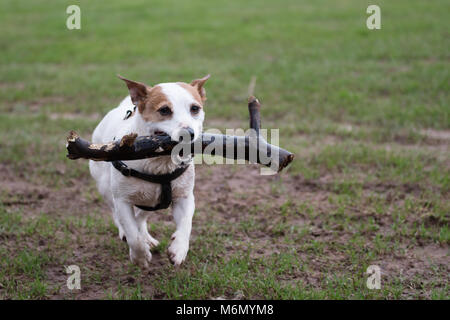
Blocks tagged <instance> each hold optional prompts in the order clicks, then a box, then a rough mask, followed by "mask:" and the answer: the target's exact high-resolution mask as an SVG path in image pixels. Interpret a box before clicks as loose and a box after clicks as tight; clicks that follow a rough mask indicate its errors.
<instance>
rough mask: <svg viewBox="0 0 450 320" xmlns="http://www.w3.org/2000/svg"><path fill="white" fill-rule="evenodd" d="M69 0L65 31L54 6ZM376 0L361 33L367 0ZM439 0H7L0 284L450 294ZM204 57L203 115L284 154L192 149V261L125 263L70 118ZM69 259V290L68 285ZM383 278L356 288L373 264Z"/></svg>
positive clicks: (162, 218)
mask: <svg viewBox="0 0 450 320" xmlns="http://www.w3.org/2000/svg"><path fill="white" fill-rule="evenodd" d="M72 4H76V5H78V6H79V7H80V9H81V29H80V30H68V29H67V27H66V20H67V18H68V17H69V14H67V13H66V8H67V7H68V6H69V5H72ZM370 4H377V5H378V6H379V7H380V8H381V29H380V30H369V29H368V28H367V27H366V19H367V18H368V16H369V14H367V13H366V9H367V7H368V5H370ZM449 12H450V3H449V2H448V1H419V0H416V1H406V0H397V1H375V2H374V1H357V0H345V1H344V0H343V1H331V0H319V1H314V2H311V1H298V0H295V1H294V0H292V1H289V0H284V1H276V2H274V1H253V0H250V1H245V2H242V1H237V0H236V1H234V0H232V1H231V0H227V1H214V2H205V1H198V0H193V1H172V0H169V1H167V0H164V1H162V0H161V1H143V0H142V1H139V0H132V1H125V0H111V1H107V2H105V1H43V0H33V1H22V0H20V1H17V0H14V1H13V0H3V1H2V2H1V4H0V30H1V33H0V52H1V54H0V179H1V180H2V184H1V186H0V256H1V257H2V258H1V259H0V297H1V298H42V299H47V298H132V299H134V298H179V297H182V298H208V299H209V298H218V297H225V298H275V299H292V298H293V299H301V298H329V299H348V298H388V299H394V298H411V297H413V298H425V299H430V298H445V299H448V294H449V290H448V280H449V278H448V274H449V259H448V243H449V229H448V221H449V215H448V212H450V210H449V209H450V204H449V201H448V198H449V168H450V160H449V156H448V155H449V140H450V121H449V111H450V108H449V45H450V39H449V33H448V21H449V18H450V14H449ZM208 73H210V74H211V79H210V80H209V81H208V82H207V84H206V91H207V96H208V101H207V105H206V108H205V111H206V120H205V123H204V126H205V128H206V129H207V128H219V129H225V128H244V129H245V128H247V127H248V124H247V123H248V111H247V106H246V99H247V95H248V88H249V85H250V82H251V79H252V78H254V79H256V85H255V89H254V94H255V95H256V96H257V97H258V98H259V99H260V101H261V103H262V110H261V116H262V126H263V127H264V128H279V129H280V145H281V146H282V147H284V148H286V149H288V150H290V151H292V152H294V153H295V154H296V158H295V160H294V162H293V164H292V165H291V166H290V167H289V168H288V169H287V170H286V171H285V172H284V173H283V174H281V175H280V176H273V177H261V176H259V174H258V167H256V166H242V165H239V166H206V165H202V166H198V167H197V182H196V191H195V194H196V198H197V211H196V217H195V218H194V226H193V236H192V241H191V249H190V253H189V254H188V260H187V261H186V263H185V265H184V266H183V267H182V268H181V269H180V270H176V271H175V270H173V268H172V267H171V266H170V265H169V263H168V260H167V258H166V255H165V251H166V247H167V241H168V237H169V236H170V234H171V231H173V224H172V222H171V218H170V214H168V213H164V214H161V215H158V216H155V218H152V219H151V221H150V222H149V225H151V230H152V235H153V236H154V237H155V238H157V239H158V240H160V241H161V245H160V247H159V248H157V250H156V251H155V252H154V270H152V273H151V274H150V275H143V274H142V273H141V272H140V270H138V269H137V268H135V267H134V266H132V265H131V264H130V263H129V261H128V260H129V259H128V257H127V256H128V252H127V248H126V245H125V244H122V243H121V242H120V241H119V240H118V237H117V235H116V233H117V231H116V230H115V227H114V226H113V225H112V223H111V221H110V220H111V219H110V218H109V212H108V209H107V207H106V206H105V205H104V203H103V202H102V201H101V199H100V197H99V195H98V193H97V191H96V189H95V185H94V182H93V180H92V179H91V178H90V176H89V172H88V166H87V162H86V161H81V160H79V161H69V160H67V159H66V158H65V154H66V151H65V137H66V135H67V132H68V131H69V130H72V129H73V130H75V131H77V132H78V133H79V134H80V135H81V136H82V137H84V138H90V134H91V133H92V131H93V129H94V128H95V126H96V125H97V123H98V122H99V121H100V120H101V118H102V117H103V116H104V115H105V114H106V112H107V111H109V110H110V109H112V108H114V107H115V106H117V105H118V103H119V102H120V101H121V99H123V97H124V96H126V95H127V94H128V93H127V90H126V87H125V86H124V84H123V83H122V82H121V81H120V80H119V79H118V78H117V77H116V74H121V75H123V76H125V77H127V78H129V79H133V80H136V81H141V82H145V83H147V84H149V85H154V84H157V83H160V82H172V81H184V82H190V81H191V80H192V79H195V78H199V77H202V76H204V75H206V74H208ZM70 264H77V265H79V266H80V268H81V271H82V277H83V282H82V290H81V291H75V292H74V291H70V290H68V289H67V288H66V287H65V281H66V277H67V275H66V274H65V271H64V268H63V266H64V265H70ZM373 264H376V265H379V266H380V267H381V270H382V289H381V290H370V289H368V288H367V287H366V284H365V283H366V278H367V276H366V275H365V271H366V269H367V267H368V266H369V265H373Z"/></svg>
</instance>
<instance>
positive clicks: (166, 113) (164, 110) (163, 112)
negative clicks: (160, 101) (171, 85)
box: [158, 106, 172, 116]
mask: <svg viewBox="0 0 450 320" xmlns="http://www.w3.org/2000/svg"><path fill="white" fill-rule="evenodd" d="M158 112H159V114H160V115H162V116H170V115H171V114H172V110H170V108H169V107H168V106H164V107H161V108H159V109H158Z"/></svg>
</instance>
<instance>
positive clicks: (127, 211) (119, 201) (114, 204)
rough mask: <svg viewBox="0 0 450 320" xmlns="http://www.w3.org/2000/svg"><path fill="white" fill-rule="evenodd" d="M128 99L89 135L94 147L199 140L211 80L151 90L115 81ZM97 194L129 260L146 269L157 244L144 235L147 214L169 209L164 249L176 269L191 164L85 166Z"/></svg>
mask: <svg viewBox="0 0 450 320" xmlns="http://www.w3.org/2000/svg"><path fill="white" fill-rule="evenodd" d="M119 78H120V79H122V80H123V81H125V83H126V84H127V86H128V90H129V93H130V95H129V96H128V97H126V98H125V99H124V100H123V101H122V102H121V103H120V104H119V106H118V107H117V108H115V109H113V110H111V111H110V112H109V113H108V114H107V115H106V116H105V117H104V118H103V119H102V121H101V122H100V123H99V124H98V126H97V127H96V128H95V130H94V133H93V135H92V141H93V142H94V143H108V142H110V141H112V140H120V139H121V138H122V137H123V136H124V135H126V134H129V133H137V134H138V135H161V134H167V135H169V136H170V137H171V139H172V140H174V141H180V139H181V137H182V136H183V134H185V133H186V132H187V133H188V134H189V136H190V138H191V139H193V140H195V139H197V138H198V137H199V136H200V135H201V133H202V130H203V120H204V117H205V113H204V111H203V103H204V102H205V100H206V92H205V89H204V88H203V85H204V84H205V82H206V80H208V78H209V75H207V76H205V77H203V78H201V79H197V80H193V81H192V82H191V83H190V84H187V83H184V82H172V83H160V84H158V85H155V86H153V87H150V86H148V85H145V84H143V83H140V82H136V81H131V80H128V79H125V78H123V77H121V76H119ZM89 169H90V172H91V175H92V177H93V178H94V179H95V180H96V182H97V187H98V190H99V192H100V194H101V195H102V196H103V198H104V199H105V200H106V202H107V203H108V205H109V207H110V208H111V211H112V212H113V219H114V223H115V224H116V226H117V228H118V229H119V237H120V239H122V240H124V241H126V242H127V243H128V245H129V247H130V259H131V261H132V262H133V263H135V264H137V265H139V266H140V267H142V268H144V269H148V268H149V263H150V261H151V259H152V254H151V253H150V248H152V247H155V246H157V245H158V244H159V242H158V241H157V240H156V239H154V238H153V237H152V236H151V235H150V234H149V232H148V230H147V218H148V217H149V214H150V212H151V211H154V210H159V209H164V208H167V207H168V206H169V205H170V204H171V205H172V214H173V218H174V220H175V224H176V231H175V232H174V233H173V234H172V237H171V240H172V243H171V244H170V246H169V248H168V255H169V259H170V261H171V262H172V263H173V264H174V265H180V264H181V263H182V262H183V261H184V259H185V258H186V255H187V252H188V250H189V238H190V234H191V228H192V217H193V215H194V209H195V202H194V193H193V191H194V178H195V171H194V163H193V161H192V159H191V160H190V161H187V163H182V164H181V165H180V164H176V163H175V162H174V161H172V158H171V156H161V157H157V158H151V159H143V160H133V161H124V162H122V161H114V162H112V163H110V162H102V161H98V162H97V161H92V160H91V161H89Z"/></svg>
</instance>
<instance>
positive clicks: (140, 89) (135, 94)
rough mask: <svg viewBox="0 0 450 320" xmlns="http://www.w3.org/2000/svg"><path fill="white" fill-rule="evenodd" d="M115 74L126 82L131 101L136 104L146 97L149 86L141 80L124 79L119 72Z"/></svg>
mask: <svg viewBox="0 0 450 320" xmlns="http://www.w3.org/2000/svg"><path fill="white" fill-rule="evenodd" d="M117 76H118V77H119V79H122V80H123V81H125V83H126V84H127V87H128V91H130V96H131V101H133V104H134V105H138V104H139V102H140V101H143V100H144V99H145V98H146V97H147V94H148V92H149V91H150V89H151V87H149V86H147V85H146V84H144V83H141V82H136V81H133V80H128V79H125V78H124V77H122V76H121V75H119V74H118V75H117Z"/></svg>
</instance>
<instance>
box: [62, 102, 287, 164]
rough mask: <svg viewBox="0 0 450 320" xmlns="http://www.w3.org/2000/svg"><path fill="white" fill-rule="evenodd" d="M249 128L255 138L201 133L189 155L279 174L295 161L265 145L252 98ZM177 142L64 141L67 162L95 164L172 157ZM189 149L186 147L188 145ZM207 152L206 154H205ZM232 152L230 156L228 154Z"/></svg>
mask: <svg viewBox="0 0 450 320" xmlns="http://www.w3.org/2000/svg"><path fill="white" fill-rule="evenodd" d="M248 109H249V114H250V128H251V129H254V132H255V134H250V135H246V136H229V135H222V134H210V133H202V135H201V137H200V138H199V139H197V140H196V141H194V142H192V143H190V152H191V153H192V154H210V155H216V156H222V157H225V158H229V159H244V160H247V161H250V162H251V163H260V164H263V165H266V166H268V167H271V168H272V169H273V170H274V171H277V172H280V171H281V170H282V169H283V168H285V167H286V166H287V165H288V164H289V163H291V162H292V160H293V159H294V155H293V154H292V153H290V152H289V151H287V150H285V149H282V148H279V147H277V146H274V145H271V144H269V143H267V141H266V140H265V139H264V138H263V137H262V136H261V135H260V134H259V129H260V126H261V120H260V103H259V101H258V99H256V98H255V97H250V98H249V101H248ZM177 145H179V143H178V142H175V141H172V140H171V138H170V137H169V136H168V135H156V136H139V137H138V136H137V134H135V133H133V134H129V135H126V136H124V137H123V138H122V139H121V140H120V141H113V142H109V143H106V144H93V143H90V142H89V141H87V140H84V139H82V138H81V137H80V136H79V135H78V134H77V133H76V132H74V131H71V132H70V133H69V136H68V137H67V151H68V154H67V157H68V158H69V159H72V160H73V159H79V158H84V159H91V160H95V161H114V160H138V159H145V158H153V157H159V156H167V155H171V153H172V150H173V148H174V147H175V146H177ZM187 148H188V149H189V144H188V145H187ZM205 149H206V153H205ZM230 151H232V152H230Z"/></svg>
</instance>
